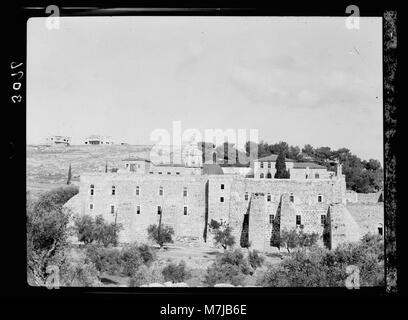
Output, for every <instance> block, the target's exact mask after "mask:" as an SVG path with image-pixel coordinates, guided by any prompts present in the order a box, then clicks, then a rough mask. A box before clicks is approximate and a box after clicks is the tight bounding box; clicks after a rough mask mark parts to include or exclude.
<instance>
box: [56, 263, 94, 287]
mask: <svg viewBox="0 0 408 320" xmlns="http://www.w3.org/2000/svg"><path fill="white" fill-rule="evenodd" d="M60 278H61V281H60V285H61V286H66V287H96V286H100V284H101V283H100V281H99V272H98V270H97V269H96V267H95V265H94V264H93V263H92V261H90V260H89V259H87V258H85V259H81V260H80V261H78V262H73V261H71V260H66V261H64V263H63V264H62V266H61V269H60Z"/></svg>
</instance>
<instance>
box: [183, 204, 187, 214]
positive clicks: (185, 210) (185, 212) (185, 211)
mask: <svg viewBox="0 0 408 320" xmlns="http://www.w3.org/2000/svg"><path fill="white" fill-rule="evenodd" d="M184 215H185V216H186V215H187V206H184Z"/></svg>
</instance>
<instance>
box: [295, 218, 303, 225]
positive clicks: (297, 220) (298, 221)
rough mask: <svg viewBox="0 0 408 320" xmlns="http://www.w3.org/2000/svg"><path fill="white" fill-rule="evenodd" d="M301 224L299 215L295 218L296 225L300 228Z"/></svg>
mask: <svg viewBox="0 0 408 320" xmlns="http://www.w3.org/2000/svg"><path fill="white" fill-rule="evenodd" d="M301 224H302V219H301V218H300V216H299V215H297V216H296V225H297V226H300V225H301Z"/></svg>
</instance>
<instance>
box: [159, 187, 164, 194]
mask: <svg viewBox="0 0 408 320" xmlns="http://www.w3.org/2000/svg"><path fill="white" fill-rule="evenodd" d="M162 195H163V187H160V189H159V196H162Z"/></svg>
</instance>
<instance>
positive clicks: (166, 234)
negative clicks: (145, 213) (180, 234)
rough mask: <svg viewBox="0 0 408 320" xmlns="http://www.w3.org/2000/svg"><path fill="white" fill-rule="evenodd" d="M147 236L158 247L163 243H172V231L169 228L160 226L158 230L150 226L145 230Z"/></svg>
mask: <svg viewBox="0 0 408 320" xmlns="http://www.w3.org/2000/svg"><path fill="white" fill-rule="evenodd" d="M159 231H160V232H159ZM147 234H148V236H149V239H151V240H153V241H155V242H156V243H157V244H158V245H159V246H160V247H162V246H163V245H164V244H165V243H173V235H174V229H173V228H172V227H170V226H166V225H161V228H160V230H159V227H158V226H157V225H155V224H151V225H150V226H149V227H148V228H147Z"/></svg>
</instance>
